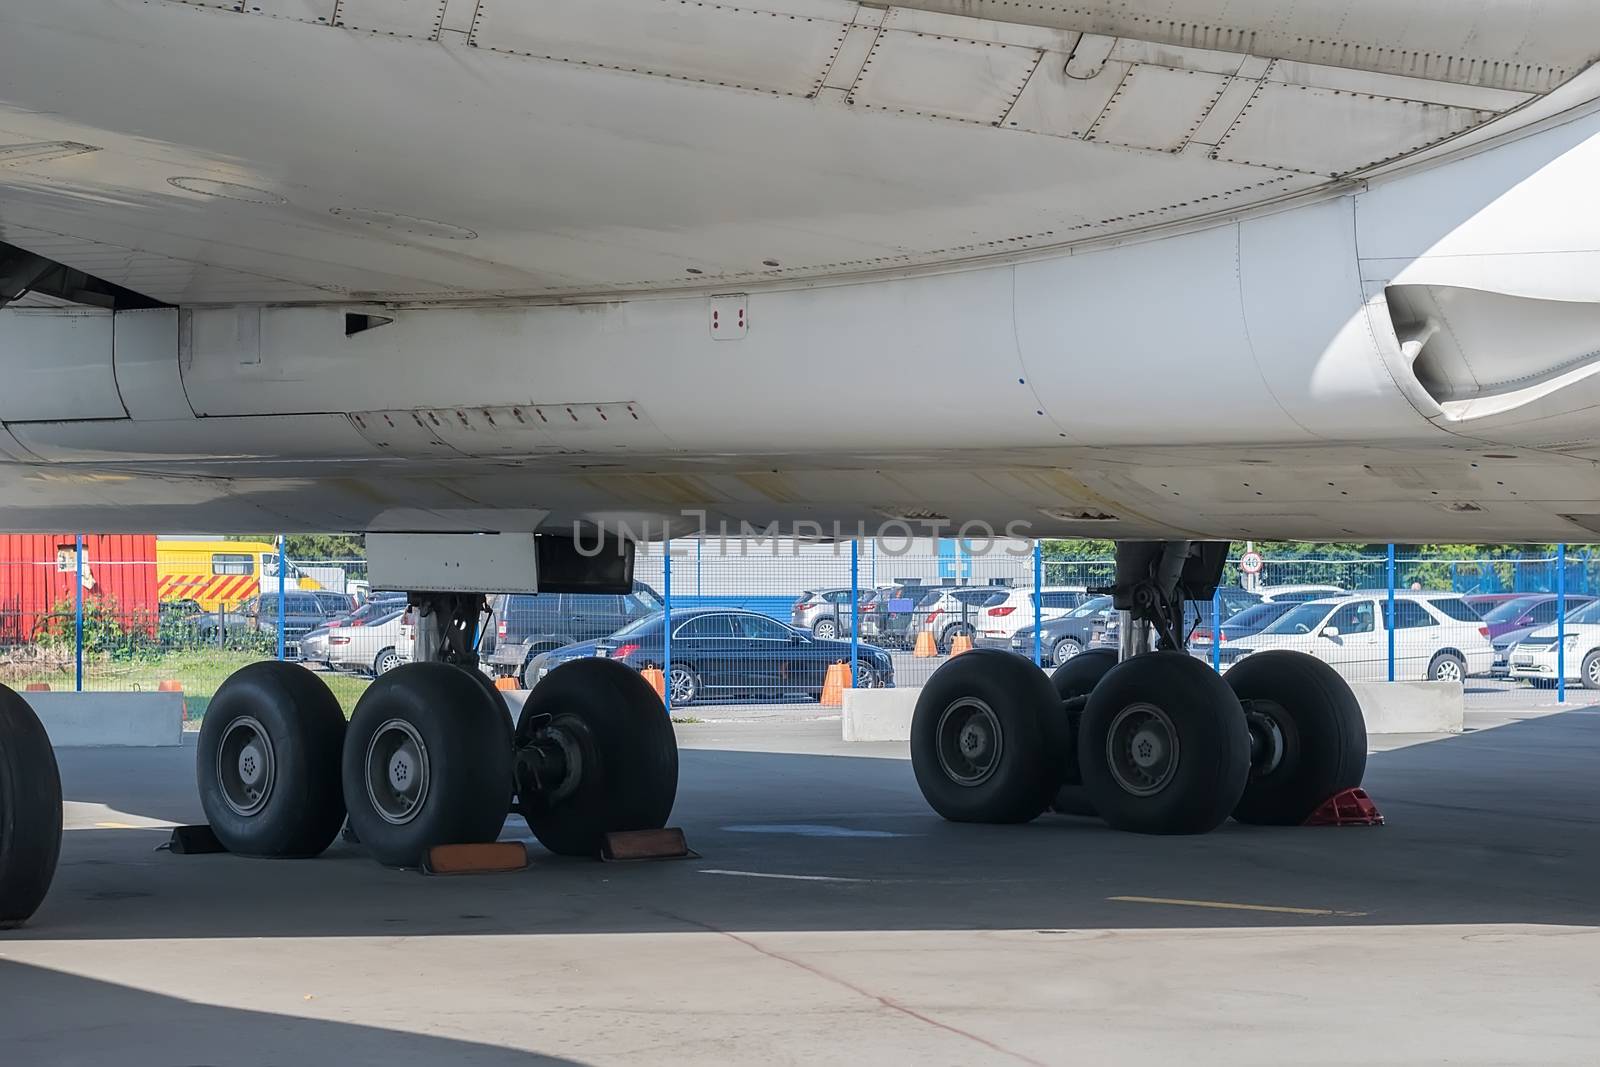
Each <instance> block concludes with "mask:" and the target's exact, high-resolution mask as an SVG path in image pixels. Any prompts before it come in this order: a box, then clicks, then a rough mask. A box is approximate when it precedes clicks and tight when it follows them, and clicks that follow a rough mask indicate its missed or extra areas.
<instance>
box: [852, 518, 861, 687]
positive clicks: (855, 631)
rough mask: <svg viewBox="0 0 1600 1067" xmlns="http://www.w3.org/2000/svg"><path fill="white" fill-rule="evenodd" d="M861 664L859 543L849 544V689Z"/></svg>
mask: <svg viewBox="0 0 1600 1067" xmlns="http://www.w3.org/2000/svg"><path fill="white" fill-rule="evenodd" d="M860 662H861V542H860V541H851V542H850V688H851V689H854V688H855V687H856V666H857V664H859V663H860Z"/></svg>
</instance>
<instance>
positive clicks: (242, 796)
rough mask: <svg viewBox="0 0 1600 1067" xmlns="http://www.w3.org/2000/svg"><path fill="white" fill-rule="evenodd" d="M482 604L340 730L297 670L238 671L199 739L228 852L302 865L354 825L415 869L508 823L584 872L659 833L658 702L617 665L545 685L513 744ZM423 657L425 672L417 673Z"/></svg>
mask: <svg viewBox="0 0 1600 1067" xmlns="http://www.w3.org/2000/svg"><path fill="white" fill-rule="evenodd" d="M480 603H481V601H480V600H479V599H476V598H471V597H463V596H460V595H451V596H450V597H448V598H439V599H436V600H434V601H433V603H432V604H431V610H430V608H424V609H423V610H422V611H421V612H420V614H421V616H422V620H423V621H422V624H421V625H420V626H419V631H420V630H421V629H422V627H426V626H432V627H433V630H432V631H431V632H430V633H428V634H426V635H424V634H421V633H420V632H419V640H418V652H419V662H415V663H409V664H404V665H401V666H398V667H395V668H394V669H393V670H390V671H387V672H385V673H384V674H383V675H382V676H381V677H379V678H377V679H376V680H374V681H373V682H372V684H371V685H370V686H368V688H367V690H366V692H365V693H363V694H362V696H361V699H360V700H359V701H358V702H357V704H356V708H355V711H354V713H353V714H352V716H351V719H350V722H349V725H348V727H347V726H346V724H345V720H344V716H343V714H342V712H341V711H340V710H339V706H338V703H337V701H335V700H334V698H333V695H332V694H331V693H330V692H329V691H328V689H327V686H326V685H324V684H323V682H322V681H321V680H320V679H319V678H318V677H317V676H316V675H314V674H312V673H311V672H309V671H307V670H305V669H304V668H302V667H299V666H297V665H294V664H286V663H259V664H252V665H251V666H249V667H246V668H244V669H242V670H240V671H239V672H237V673H236V674H234V675H233V676H232V677H231V678H229V679H228V680H227V681H226V682H224V683H223V685H222V687H221V688H220V689H219V690H218V692H217V695H216V697H215V698H213V700H212V702H211V705H210V707H209V709H208V711H207V714H206V718H205V722H204V725H203V726H202V730H201V739H200V753H199V759H198V774H199V782H200V792H201V798H202V802H203V804H204V807H205V810H206V815H207V818H208V819H209V820H210V821H211V825H212V828H213V830H214V832H215V833H216V836H217V839H218V840H219V841H220V842H221V843H222V845H223V846H225V847H226V848H227V849H228V850H229V851H232V852H237V853H241V854H244V855H251V856H313V855H316V854H318V853H320V852H322V851H323V850H324V849H326V848H327V846H328V845H329V844H330V843H332V841H333V839H334V838H335V837H336V836H338V833H339V828H340V826H341V824H343V823H344V822H345V820H346V819H347V818H348V821H349V827H350V829H351V831H352V832H353V837H354V838H355V839H357V840H359V841H360V842H361V844H362V845H363V846H365V847H366V849H367V850H368V852H369V853H370V854H371V855H372V856H373V858H375V859H377V860H378V861H379V862H380V863H383V864H385V865H388V866H394V867H416V866H419V865H421V864H422V862H423V860H424V858H425V857H426V855H427V853H428V852H429V850H430V849H432V848H433V847H434V846H437V845H447V844H450V845H454V844H481V843H487V842H492V841H494V840H495V839H496V838H498V837H499V835H500V832H501V830H502V829H503V827H504V824H505V820H506V816H507V814H508V813H510V812H515V813H520V814H521V815H523V816H524V817H525V818H526V819H527V822H528V825H529V827H530V828H531V829H532V830H533V832H534V835H535V836H536V837H537V838H538V839H539V840H540V841H541V842H542V843H543V844H545V846H546V847H548V848H549V849H550V850H551V851H553V852H556V853H558V854H561V855H572V856H596V855H598V854H599V853H600V851H601V847H602V845H603V844H604V841H605V838H606V835H608V834H610V833H613V832H617V831H627V830H653V829H660V828H662V827H664V826H665V825H666V821H667V818H668V816H669V815H670V814H671V811H672V805H673V802H674V799H675V797H676V794H677V781H678V752H677V743H676V740H675V738H674V736H673V732H672V726H671V723H670V721H669V720H668V718H667V714H666V709H665V708H664V707H663V705H662V702H661V699H660V698H659V697H658V696H657V695H656V693H655V691H654V690H653V689H652V688H651V687H650V685H649V684H648V683H647V682H645V681H644V679H643V678H641V677H640V676H639V674H638V672H636V671H634V670H633V669H632V668H630V667H628V666H626V665H625V664H621V663H616V662H613V661H611V660H598V659H596V660H578V661H574V662H572V663H567V664H563V665H561V666H559V667H557V668H555V669H554V670H552V671H550V673H549V674H547V675H545V677H544V678H543V679H541V680H540V682H539V684H538V685H537V686H535V687H534V689H533V691H532V693H530V695H529V697H528V699H527V701H526V703H525V704H524V706H523V709H522V712H521V716H520V718H519V720H518V723H517V727H516V729H515V731H513V729H512V725H511V716H510V710H509V707H508V705H507V703H506V700H505V696H504V694H503V693H501V692H500V691H499V690H497V689H496V688H495V687H494V685H493V684H492V683H491V682H490V681H489V680H488V679H487V678H486V677H484V675H483V673H482V672H481V671H479V670H478V669H477V666H476V662H475V661H476V655H475V652H474V651H473V648H472V644H471V632H472V626H471V625H468V623H475V621H476V619H475V617H476V615H477V613H478V611H479V604H480ZM421 657H425V658H421Z"/></svg>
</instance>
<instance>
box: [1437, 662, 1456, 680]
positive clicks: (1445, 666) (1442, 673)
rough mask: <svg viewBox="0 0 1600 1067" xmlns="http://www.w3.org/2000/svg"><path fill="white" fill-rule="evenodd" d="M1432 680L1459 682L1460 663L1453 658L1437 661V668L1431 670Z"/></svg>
mask: <svg viewBox="0 0 1600 1067" xmlns="http://www.w3.org/2000/svg"><path fill="white" fill-rule="evenodd" d="M1433 678H1434V681H1437V682H1459V681H1461V664H1459V663H1457V662H1456V661H1455V660H1453V659H1448V658H1446V659H1442V660H1440V661H1439V669H1438V670H1436V671H1434V672H1433Z"/></svg>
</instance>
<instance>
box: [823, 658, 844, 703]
mask: <svg viewBox="0 0 1600 1067" xmlns="http://www.w3.org/2000/svg"><path fill="white" fill-rule="evenodd" d="M849 688H850V667H849V665H847V664H844V663H830V664H829V665H828V676H827V677H826V678H824V679H823V680H822V701H821V703H822V706H823V707H825V708H842V707H844V691H845V690H846V689H849Z"/></svg>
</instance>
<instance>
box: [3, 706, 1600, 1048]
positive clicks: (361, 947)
mask: <svg viewBox="0 0 1600 1067" xmlns="http://www.w3.org/2000/svg"><path fill="white" fill-rule="evenodd" d="M691 712H692V714H693V716H694V717H695V718H696V719H697V720H699V721H696V722H693V723H687V724H683V725H680V726H679V735H680V739H681V743H682V745H683V753H682V787H681V791H680V799H679V803H678V808H677V811H676V812H675V816H674V822H675V823H676V824H678V825H680V826H682V827H683V828H684V830H685V831H686V833H687V834H688V837H689V840H690V843H691V844H692V845H693V846H694V847H695V848H696V849H697V850H698V851H699V853H700V857H699V858H697V859H691V860H679V861H672V862H660V863H643V864H601V863H598V862H589V861H579V860H570V859H559V858H556V857H553V856H550V855H548V854H546V853H543V852H542V851H540V850H539V849H538V847H537V845H534V846H533V848H534V857H535V858H534V862H533V864H532V866H531V868H530V869H529V870H527V871H524V872H521V873H517V874H509V875H498V876H485V877H463V878H428V877H424V876H422V875H419V874H416V873H414V872H406V871H393V870H386V869H382V868H380V867H378V866H376V865H374V864H373V863H371V862H370V861H369V860H368V859H367V858H366V857H365V856H363V855H362V854H361V852H360V849H359V848H358V847H356V846H352V845H348V844H343V843H341V844H338V845H336V846H335V847H334V848H333V849H332V850H330V851H329V853H327V854H326V855H325V856H323V857H322V858H320V859H317V860H310V861H298V862H293V861H278V862H273V861H257V860H247V859H241V858H237V857H232V856H226V855H222V856H192V857H184V856H174V855H171V854H170V853H167V852H158V851H156V846H157V845H158V844H160V843H161V842H162V841H163V840H165V838H166V830H165V827H166V826H168V825H170V824H171V823H173V822H187V821H193V820H198V819H199V818H200V809H199V805H198V802H197V800H196V799H195V795H194V775H193V761H194V749H193V747H192V745H193V738H192V737H191V738H190V739H189V743H188V744H187V745H185V746H184V747H182V748H175V749H156V750H140V751H135V750H113V749H83V750H69V751H63V752H62V753H61V754H60V755H61V765H62V771H63V775H64V780H65V783H66V790H67V795H68V798H69V801H68V809H67V818H68V825H69V827H70V829H69V830H68V831H67V834H66V842H65V846H64V852H63V857H62V865H61V869H60V872H59V874H58V876H57V880H56V885H55V888H54V891H53V892H52V895H51V897H50V899H49V900H48V901H47V902H46V904H45V906H44V908H43V909H42V910H41V912H40V913H39V915H38V916H37V917H36V919H35V921H34V922H33V923H32V924H31V925H30V926H28V927H26V928H25V929H22V930H20V931H15V932H10V933H6V934H0V1035H3V1037H0V1042H3V1044H0V1062H5V1063H15V1064H18V1065H29V1067H34V1065H39V1067H54V1065H66V1064H96V1065H98V1064H108V1063H116V1064H118V1065H119V1067H120V1065H127V1067H147V1065H148V1067H156V1065H161V1067H170V1065H174V1064H227V1065H229V1067H255V1065H268V1064H274V1065H282V1064H296V1065H307V1064H325V1063H326V1064H340V1065H344V1064H368V1063H371V1064H383V1065H385V1067H394V1065H403V1064H438V1063H462V1064H496V1065H499V1064H542V1063H582V1064H662V1063H697V1064H700V1063H728V1064H748V1063H763V1064H785V1063H844V1062H848V1063H881V1064H902V1063H905V1064H911V1063H915V1064H919V1065H921V1064H976V1063H1034V1064H1040V1063H1050V1064H1057V1063H1059V1064H1075V1065H1081V1064H1096V1065H1100V1064H1143V1063H1172V1062H1181V1063H1185V1064H1219V1065H1226V1067H1241V1065H1249V1064H1270V1065H1273V1067H1278V1065H1281V1064H1284V1063H1295V1064H1330V1065H1332V1064H1339V1065H1341V1067H1342V1065H1347V1064H1349V1063H1354V1062H1359V1063H1364V1064H1419V1063H1444V1062H1449V1063H1466V1064H1490V1063H1494V1064H1509V1063H1516V1064H1540V1065H1548V1064H1593V1063H1594V1062H1596V1059H1595V1057H1596V1052H1595V1050H1596V1049H1597V1048H1600V891H1597V889H1596V887H1597V886H1600V806H1597V803H1596V802H1597V799H1600V797H1597V792H1600V787H1597V784H1596V783H1597V771H1600V710H1592V709H1576V710H1569V711H1565V712H1561V713H1556V714H1551V713H1548V712H1544V711H1540V712H1532V711H1518V710H1509V711H1505V712H1484V711H1472V712H1469V714H1468V732H1467V733H1465V734H1463V735H1460V736H1456V737H1447V738H1431V737H1423V736H1416V737H1392V738H1385V739H1382V742H1381V744H1378V745H1375V746H1374V747H1375V751H1374V754H1373V755H1372V757H1371V761H1370V766H1369V770H1368V776H1367V785H1368V787H1369V789H1370V790H1371V792H1372V793H1373V796H1374V797H1375V799H1376V800H1377V802H1378V804H1379V806H1380V807H1381V808H1382V810H1383V812H1384V814H1385V815H1386V816H1387V817H1388V825H1386V826H1384V827H1381V828H1347V829H1300V828H1294V829H1269V828H1260V827H1248V826H1243V825H1237V824H1231V823H1230V824H1228V825H1226V826H1224V827H1223V828H1222V829H1220V830H1218V831H1217V832H1215V833H1212V834H1209V835H1205V836H1201V837H1184V838H1158V837H1139V836H1134V835H1128V834H1122V833H1117V832H1114V831H1112V830H1109V829H1108V828H1106V827H1105V826H1104V825H1103V824H1101V823H1099V822H1098V821H1096V820H1093V819H1087V818H1071V817H1065V816H1046V817H1043V818H1040V819H1038V820H1036V821H1035V822H1033V823H1030V824H1027V825H1023V826H1008V827H993V826H965V825H955V824H950V823H945V822H942V821H941V820H939V819H938V818H937V817H935V816H934V815H932V814H931V813H930V812H929V811H928V809H927V807H926V805H925V804H924V803H923V802H922V799H921V797H920V796H919V794H918V792H917V789H916V786H915V783H914V781H913V779H912V775H911V769H910V764H909V762H908V760H907V759H906V753H905V751H904V746H903V745H846V744H844V743H843V742H841V741H840V740H839V722H838V720H837V717H836V714H835V713H833V712H830V711H829V710H828V709H822V708H818V707H817V706H816V705H766V706H722V707H708V708H695V709H691ZM506 835H507V837H508V838H519V839H527V838H528V835H527V831H526V829H525V828H524V827H523V826H521V825H520V823H518V822H511V823H508V824H507V827H506Z"/></svg>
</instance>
